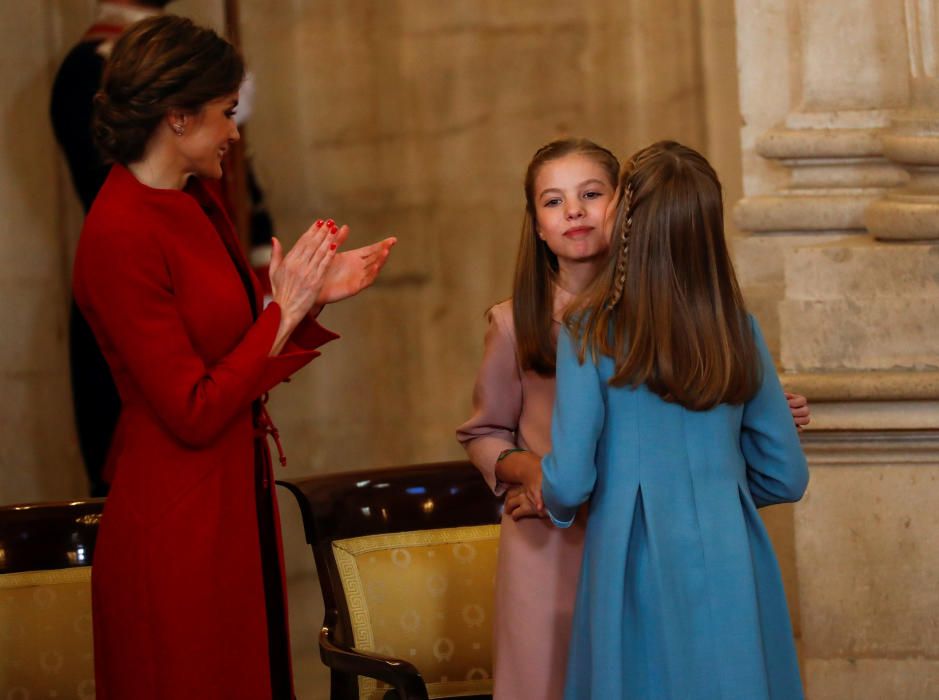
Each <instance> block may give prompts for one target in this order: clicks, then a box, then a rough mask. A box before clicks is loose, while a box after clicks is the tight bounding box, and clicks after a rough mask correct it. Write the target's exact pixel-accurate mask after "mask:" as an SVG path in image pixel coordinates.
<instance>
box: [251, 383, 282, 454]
mask: <svg viewBox="0 0 939 700" xmlns="http://www.w3.org/2000/svg"><path fill="white" fill-rule="evenodd" d="M265 404H267V392H265V393H264V394H263V395H262V396H261V399H260V401H259V402H258V410H257V411H256V412H255V415H254V437H256V438H258V439H259V440H266V439H267V436H268V435H270V436H271V437H272V438H273V439H274V444H275V445H276V446H277V457H278V459H279V461H280V466H282V467H286V466H287V455H285V454H284V447H283V445H281V444H280V432H279V431H278V430H277V426H276V425H274V421H273V420H271V414H270V413H268V412H267V408H266V407H265Z"/></svg>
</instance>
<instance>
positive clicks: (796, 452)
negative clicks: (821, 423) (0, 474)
mask: <svg viewBox="0 0 939 700" xmlns="http://www.w3.org/2000/svg"><path fill="white" fill-rule="evenodd" d="M750 322H751V324H752V326H753V338H754V341H755V342H756V348H757V352H758V353H759V356H760V365H761V371H762V380H761V382H760V388H759V390H758V391H757V393H756V394H755V395H754V396H753V398H752V399H750V400H749V401H747V403H746V404H745V405H744V408H743V424H742V426H741V431H740V448H741V450H742V452H743V456H744V459H746V462H747V486H748V487H749V489H750V495H751V496H752V497H753V501H754V503H756V505H757V506H758V507H762V506H768V505H772V504H774V503H789V502H792V501H798V500H799V499H800V498H802V494H803V493H805V487H806V486H807V485H808V482H809V470H808V465H807V463H806V460H805V454H804V453H803V452H802V445H801V443H800V442H799V434H798V432H797V431H796V427H795V425H794V423H793V422H792V414H791V412H790V411H789V405H788V404H787V403H786V397H785V394H784V393H783V389H782V385H781V384H780V383H779V377H777V376H776V367H775V366H774V365H773V359H772V357H770V354H769V350H768V349H767V347H766V343H765V342H764V340H763V334H762V333H761V332H760V326H759V324H758V323H757V322H756V319H754V318H752V317H751V319H750Z"/></svg>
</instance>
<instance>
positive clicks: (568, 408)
mask: <svg viewBox="0 0 939 700" xmlns="http://www.w3.org/2000/svg"><path fill="white" fill-rule="evenodd" d="M605 417H606V403H605V400H604V394H603V384H602V380H601V378H600V375H599V372H598V371H597V367H596V365H595V364H594V363H593V362H591V361H589V359H588V361H586V362H584V364H580V362H578V360H577V353H576V351H575V349H574V344H573V341H572V340H571V337H570V335H569V334H568V332H567V329H566V328H564V329H562V330H561V334H560V336H559V338H558V355H557V393H556V395H555V398H554V413H553V417H552V421H551V444H552V448H551V452H550V453H548V454H547V455H545V457H544V459H542V461H541V470H542V475H543V479H542V492H543V495H544V503H545V507H546V508H547V511H548V515H549V516H550V517H551V521H552V522H553V523H554V524H555V525H557V526H558V527H569V526H570V525H571V523H573V522H574V516H575V515H576V514H577V509H578V507H579V506H580V505H581V504H582V503H584V502H586V501H587V499H588V498H590V494H591V493H593V487H594V484H595V483H596V481H597V467H596V461H595V459H596V453H597V442H598V440H599V439H600V434H601V432H602V430H603V422H604V419H605Z"/></svg>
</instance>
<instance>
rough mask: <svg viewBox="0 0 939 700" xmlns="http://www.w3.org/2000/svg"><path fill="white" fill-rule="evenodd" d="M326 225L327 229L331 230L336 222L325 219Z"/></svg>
mask: <svg viewBox="0 0 939 700" xmlns="http://www.w3.org/2000/svg"><path fill="white" fill-rule="evenodd" d="M326 225H327V226H329V228H332V227H333V226H335V225H336V222H335V221H333V220H332V219H326Z"/></svg>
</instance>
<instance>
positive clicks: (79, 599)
mask: <svg viewBox="0 0 939 700" xmlns="http://www.w3.org/2000/svg"><path fill="white" fill-rule="evenodd" d="M94 677H95V674H94V648H93V642H92V630H91V567H90V566H81V567H76V568H74V569H51V570H48V571H25V572H21V573H12V574H0V698H4V699H5V700H27V699H28V698H55V697H58V698H79V700H91V698H94V697H95V681H94Z"/></svg>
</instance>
